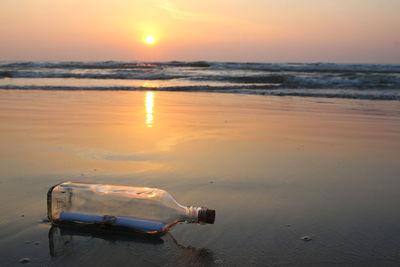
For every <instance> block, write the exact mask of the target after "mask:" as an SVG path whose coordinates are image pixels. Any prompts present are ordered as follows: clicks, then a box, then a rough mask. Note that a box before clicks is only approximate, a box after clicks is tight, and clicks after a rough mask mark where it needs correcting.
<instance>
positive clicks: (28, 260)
mask: <svg viewBox="0 0 400 267" xmlns="http://www.w3.org/2000/svg"><path fill="white" fill-rule="evenodd" d="M18 262H19V263H28V262H31V259H30V258H21V259H20V260H19V261H18Z"/></svg>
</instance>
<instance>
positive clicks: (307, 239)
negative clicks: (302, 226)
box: [301, 235, 311, 242]
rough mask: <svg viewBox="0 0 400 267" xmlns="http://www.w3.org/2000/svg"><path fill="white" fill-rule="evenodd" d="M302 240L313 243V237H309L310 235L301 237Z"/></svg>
mask: <svg viewBox="0 0 400 267" xmlns="http://www.w3.org/2000/svg"><path fill="white" fill-rule="evenodd" d="M301 240H303V241H306V242H307V241H311V237H309V236H308V235H305V236H302V237H301Z"/></svg>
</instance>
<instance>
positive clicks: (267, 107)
mask: <svg viewBox="0 0 400 267" xmlns="http://www.w3.org/2000/svg"><path fill="white" fill-rule="evenodd" d="M399 159H400V104H399V102H398V101H373V100H345V99H326V98H297V97H273V96H252V95H238V94H236V95H235V94H219V93H204V92H203V93H188V92H157V91H148V92H145V91H143V92H119V91H106V92H102V91H73V92H68V91H51V92H49V91H40V90H39V91H35V90H32V91H20V90H0V170H1V172H0V174H1V177H0V185H1V186H0V199H1V205H0V214H2V215H1V216H0V226H1V227H0V261H1V262H0V265H2V266H16V265H19V264H20V263H19V260H20V259H21V258H29V261H30V263H29V265H30V266H71V265H80V266H82V265H86V266H89V265H91V266H132V265H134V266H140V265H145V266H188V265H194V266H209V265H221V266H243V265H254V266H268V265H277V266H281V265H302V266H305V265H307V266H317V265H324V266H334V265H335V266H336V265H337V264H342V265H351V266H377V265H381V266H382V265H384V266H398V265H399V264H400V256H399V255H400V235H399V233H400V225H399V223H398V222H399V220H400V215H399V212H398V201H399V196H400V195H399V193H398V188H399V186H400V181H399V174H400V160H399ZM67 180H71V181H81V182H95V183H105V184H115V185H129V186H148V187H159V188H162V189H165V190H167V191H168V192H170V193H171V194H172V195H173V196H174V197H175V199H176V200H177V201H178V202H179V203H181V204H184V205H201V206H206V207H209V208H214V209H216V211H217V216H216V222H215V224H214V225H190V224H179V225H176V226H175V227H174V228H172V229H171V231H170V232H169V233H168V234H167V235H165V236H162V237H161V238H159V239H145V238H140V237H136V238H127V237H125V236H118V235H117V236H114V235H97V234H90V233H82V232H79V231H75V232H74V231H72V232H71V231H68V230H66V229H59V228H54V227H53V228H51V225H50V224H49V223H47V222H46V220H45V218H46V192H47V190H48V188H49V187H50V186H52V185H54V184H56V183H59V182H61V181H67ZM304 236H308V237H309V238H311V240H310V241H304V240H302V237H304Z"/></svg>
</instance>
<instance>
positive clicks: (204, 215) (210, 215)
mask: <svg viewBox="0 0 400 267" xmlns="http://www.w3.org/2000/svg"><path fill="white" fill-rule="evenodd" d="M214 221H215V210H210V209H207V208H201V209H200V210H199V222H200V223H210V224H213V223H214Z"/></svg>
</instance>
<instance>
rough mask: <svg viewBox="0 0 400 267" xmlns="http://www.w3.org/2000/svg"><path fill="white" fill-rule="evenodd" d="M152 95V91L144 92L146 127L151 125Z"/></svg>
mask: <svg viewBox="0 0 400 267" xmlns="http://www.w3.org/2000/svg"><path fill="white" fill-rule="evenodd" d="M154 95H155V94H154V92H146V98H145V105H146V125H147V127H152V126H153V109H154Z"/></svg>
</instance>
